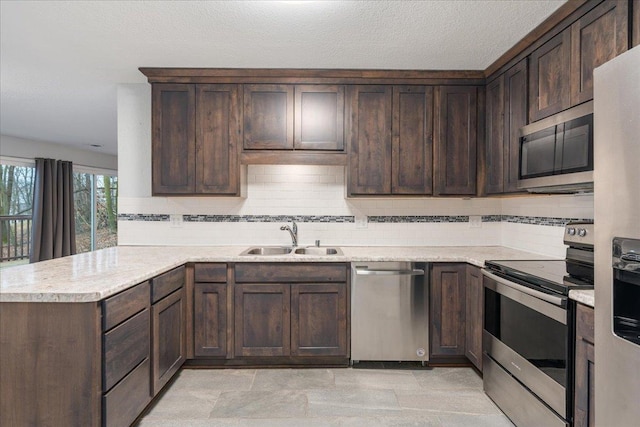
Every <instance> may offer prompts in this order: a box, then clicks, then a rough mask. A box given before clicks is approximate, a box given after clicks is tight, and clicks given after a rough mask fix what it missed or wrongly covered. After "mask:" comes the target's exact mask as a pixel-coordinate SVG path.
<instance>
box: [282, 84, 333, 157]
mask: <svg viewBox="0 0 640 427" xmlns="http://www.w3.org/2000/svg"><path fill="white" fill-rule="evenodd" d="M294 130H295V132H294V135H295V137H294V148H295V149H296V150H333V151H344V86H325V85H298V86H296V87H295V127H294Z"/></svg>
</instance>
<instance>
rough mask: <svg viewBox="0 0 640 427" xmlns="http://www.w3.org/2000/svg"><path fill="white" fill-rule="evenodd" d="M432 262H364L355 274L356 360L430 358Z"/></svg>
mask: <svg viewBox="0 0 640 427" xmlns="http://www.w3.org/2000/svg"><path fill="white" fill-rule="evenodd" d="M426 267H427V264H426V263H411V262H360V263H353V264H352V268H351V269H352V274H351V361H352V362H354V363H357V362H359V361H363V360H372V361H373V360H375V361H397V362H401V361H420V362H423V364H424V363H425V362H426V361H427V360H429V297H428V295H429V283H428V279H427V277H428V276H427V275H425V270H426Z"/></svg>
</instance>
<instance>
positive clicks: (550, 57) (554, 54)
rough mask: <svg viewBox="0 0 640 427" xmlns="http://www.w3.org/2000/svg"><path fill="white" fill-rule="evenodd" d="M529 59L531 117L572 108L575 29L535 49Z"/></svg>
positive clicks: (534, 119)
mask: <svg viewBox="0 0 640 427" xmlns="http://www.w3.org/2000/svg"><path fill="white" fill-rule="evenodd" d="M529 63H530V64H529V73H530V74H529V121H530V122H535V121H536V120H540V119H543V118H545V117H548V116H550V115H552V114H555V113H558V112H560V111H562V110H564V109H566V108H569V107H570V106H571V97H570V95H569V85H570V84H569V80H570V79H569V77H570V73H571V70H570V68H571V31H570V30H569V29H566V30H564V31H563V32H561V33H560V34H558V35H557V36H555V37H554V38H552V39H551V40H549V41H548V42H546V43H545V44H543V45H542V46H541V47H540V48H538V49H536V50H535V51H533V53H532V54H531V56H530V58H529Z"/></svg>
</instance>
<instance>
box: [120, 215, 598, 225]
mask: <svg viewBox="0 0 640 427" xmlns="http://www.w3.org/2000/svg"><path fill="white" fill-rule="evenodd" d="M170 217H171V216H170V215H169V214H128V213H121V214H118V220H119V221H170ZM469 217H470V216H469V215H395V216H393V215H388V216H380V215H373V216H367V217H366V218H367V222H373V223H395V224H399V223H422V222H429V223H460V222H463V223H466V222H469ZM480 217H481V218H482V222H511V223H515V224H531V225H543V226H551V227H564V226H565V225H566V224H567V223H568V222H576V221H591V219H589V218H547V217H540V216H518V215H481V216H480ZM182 220H183V221H184V222H292V221H295V222H301V223H305V222H309V223H353V222H355V217H354V216H352V215H351V216H349V215H345V216H336V215H182Z"/></svg>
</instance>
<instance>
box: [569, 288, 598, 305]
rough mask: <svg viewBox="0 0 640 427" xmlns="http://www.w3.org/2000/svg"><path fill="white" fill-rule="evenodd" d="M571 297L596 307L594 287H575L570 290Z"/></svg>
mask: <svg viewBox="0 0 640 427" xmlns="http://www.w3.org/2000/svg"><path fill="white" fill-rule="evenodd" d="M569 298H571V299H572V300H574V301H578V302H579V303H582V304H584V305H588V306H589V307H595V300H596V298H595V291H594V290H593V289H573V290H571V291H569Z"/></svg>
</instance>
